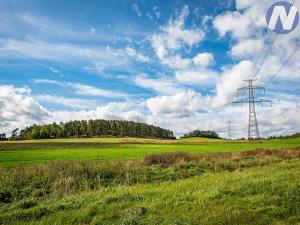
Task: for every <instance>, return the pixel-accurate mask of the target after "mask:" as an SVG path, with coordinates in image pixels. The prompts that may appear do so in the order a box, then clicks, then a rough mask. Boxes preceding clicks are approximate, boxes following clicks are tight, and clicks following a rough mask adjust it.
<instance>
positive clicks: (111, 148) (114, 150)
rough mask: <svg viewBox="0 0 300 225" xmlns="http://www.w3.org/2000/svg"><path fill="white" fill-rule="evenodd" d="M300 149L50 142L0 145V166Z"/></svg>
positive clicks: (295, 141) (274, 143)
mask: <svg viewBox="0 0 300 225" xmlns="http://www.w3.org/2000/svg"><path fill="white" fill-rule="evenodd" d="M297 146H300V138H292V139H277V140H265V141H263V142H262V143H251V142H250V143H249V142H246V141H230V142H228V141H226V140H221V139H209V138H185V139H180V140H160V139H138V138H89V139H88V138H87V139H52V140H30V141H16V142H0V166H15V165H17V164H19V163H29V164H31V163H41V162H45V161H50V160H104V161H106V160H135V159H142V158H143V157H144V156H146V155H148V154H154V153H164V152H178V151H184V152H189V153H194V154H206V153H218V152H239V151H248V150H253V149H257V148H281V147H297Z"/></svg>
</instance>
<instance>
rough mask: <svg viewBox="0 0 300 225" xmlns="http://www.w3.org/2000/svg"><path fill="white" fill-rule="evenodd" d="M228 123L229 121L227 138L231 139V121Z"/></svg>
mask: <svg viewBox="0 0 300 225" xmlns="http://www.w3.org/2000/svg"><path fill="white" fill-rule="evenodd" d="M226 123H227V139H228V140H231V121H230V120H228V121H227V122H226Z"/></svg>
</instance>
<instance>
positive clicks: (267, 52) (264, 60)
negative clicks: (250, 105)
mask: <svg viewBox="0 0 300 225" xmlns="http://www.w3.org/2000/svg"><path fill="white" fill-rule="evenodd" d="M295 1H296V0H292V1H291V2H290V3H291V5H294V4H295ZM284 22H285V21H283V23H284ZM278 36H279V34H276V35H275V37H274V39H273V40H272V41H271V43H270V46H269V48H268V49H267V50H266V52H265V54H264V55H263V58H262V61H261V62H260V64H259V66H258V67H257V69H256V70H255V73H254V75H253V77H252V80H254V79H256V77H257V75H258V74H259V73H260V71H261V68H262V67H263V65H264V64H265V62H266V59H267V57H268V56H269V54H270V52H271V51H272V48H273V46H274V44H275V41H276V40H277V38H278ZM252 72H253V70H252V71H251V74H252ZM250 77H251V75H250V76H249V77H248V80H249V79H250Z"/></svg>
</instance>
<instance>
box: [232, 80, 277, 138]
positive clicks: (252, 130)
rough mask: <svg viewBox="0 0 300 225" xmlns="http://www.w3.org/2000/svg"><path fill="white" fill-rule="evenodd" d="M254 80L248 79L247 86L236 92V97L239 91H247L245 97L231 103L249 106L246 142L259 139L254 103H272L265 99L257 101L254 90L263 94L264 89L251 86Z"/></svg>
mask: <svg viewBox="0 0 300 225" xmlns="http://www.w3.org/2000/svg"><path fill="white" fill-rule="evenodd" d="M255 81H256V80H253V79H250V80H245V82H247V83H248V85H247V86H245V87H242V88H239V89H238V90H237V91H238V92H237V95H238V96H239V95H240V92H241V91H247V97H246V98H244V99H240V100H238V101H235V102H233V103H234V104H241V106H242V105H243V104H248V105H249V120H248V140H255V139H260V134H259V128H258V121H257V117H256V111H255V103H264V102H268V103H271V105H272V102H271V101H270V100H265V99H259V98H256V97H255V95H254V94H255V93H254V90H263V91H264V92H265V88H264V87H257V86H253V82H255Z"/></svg>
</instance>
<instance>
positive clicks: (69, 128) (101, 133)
mask: <svg viewBox="0 0 300 225" xmlns="http://www.w3.org/2000/svg"><path fill="white" fill-rule="evenodd" d="M109 136H112V137H139V138H162V139H174V138H175V137H174V134H173V132H172V131H170V130H166V129H163V128H160V127H158V126H154V125H148V124H145V123H139V122H133V121H121V120H100V119H99V120H88V121H86V120H81V121H77V120H76V121H70V122H67V123H60V124H57V123H53V124H47V125H33V126H30V127H27V128H25V129H23V130H21V131H20V133H19V134H16V130H15V131H14V132H13V135H12V138H13V139H19V140H30V139H47V138H73V137H74V138H75V137H90V138H92V137H109Z"/></svg>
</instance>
